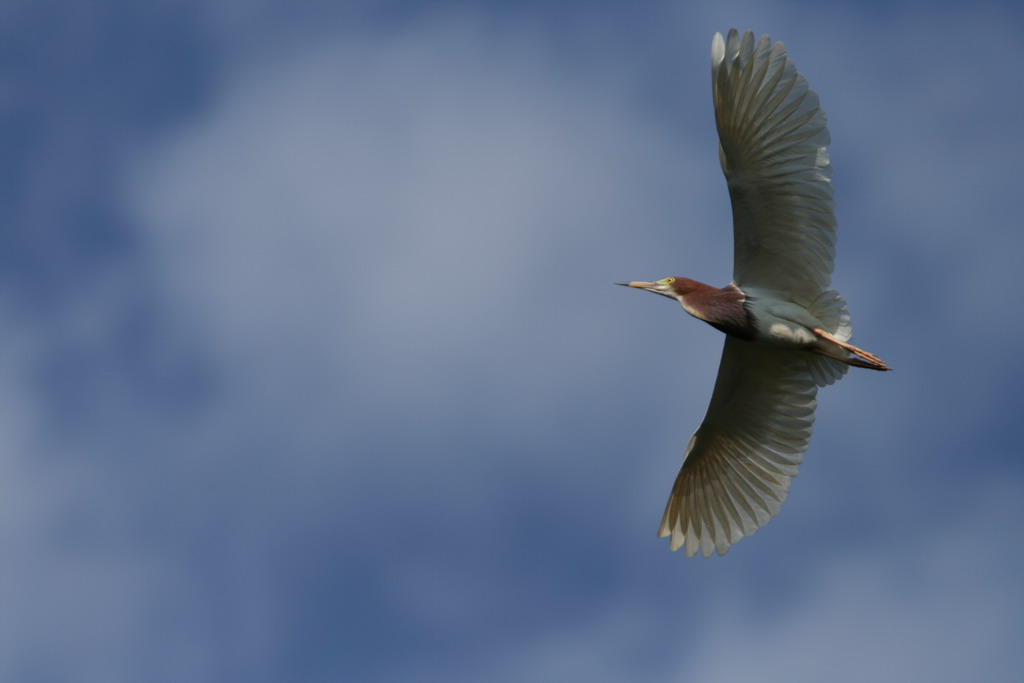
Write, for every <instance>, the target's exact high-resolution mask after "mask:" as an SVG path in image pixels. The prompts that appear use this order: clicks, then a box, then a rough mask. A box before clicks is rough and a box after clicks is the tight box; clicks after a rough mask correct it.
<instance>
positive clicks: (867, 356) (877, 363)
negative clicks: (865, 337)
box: [811, 327, 892, 370]
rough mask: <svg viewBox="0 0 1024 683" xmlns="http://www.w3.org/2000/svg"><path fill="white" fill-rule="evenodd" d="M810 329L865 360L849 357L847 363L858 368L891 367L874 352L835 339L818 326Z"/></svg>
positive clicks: (885, 368) (879, 368)
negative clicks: (859, 360)
mask: <svg viewBox="0 0 1024 683" xmlns="http://www.w3.org/2000/svg"><path fill="white" fill-rule="evenodd" d="M811 331H812V332H814V334H816V335H818V336H819V337H821V338H822V339H824V340H825V341H830V342H832V343H833V344H835V345H836V346H839V347H840V348H843V349H846V350H847V351H849V352H850V353H852V354H854V355H855V356H860V357H861V358H863V359H864V361H866V362H864V361H861V362H856V361H857V359H855V358H850V359H849V360H847V361H846V362H847V364H848V365H855V366H857V367H859V368H871V369H872V370H891V369H892V368H890V367H889V366H888V365H886V364H885V361H884V360H882V359H881V358H879V357H878V356H876V355H875V354H873V353H870V352H868V351H865V350H864V349H861V348H858V347H856V346H854V345H853V344H848V343H846V342H844V341H842V340H841V339H837V338H836V337H834V336H833V335H831V334H829V333H828V332H826V331H825V330H823V329H821V328H820V327H815V328H813V329H812V330H811Z"/></svg>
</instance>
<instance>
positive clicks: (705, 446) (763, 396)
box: [659, 337, 817, 557]
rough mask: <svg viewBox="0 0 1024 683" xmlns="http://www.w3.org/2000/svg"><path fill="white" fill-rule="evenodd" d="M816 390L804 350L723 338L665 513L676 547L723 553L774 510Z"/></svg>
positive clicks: (800, 446) (798, 458)
mask: <svg viewBox="0 0 1024 683" xmlns="http://www.w3.org/2000/svg"><path fill="white" fill-rule="evenodd" d="M816 393H817V384H816V383H815V380H814V377H813V376H812V375H811V372H810V370H809V367H808V354H806V353H803V352H800V351H795V350H790V349H782V348H776V347H771V346H765V345H762V344H753V343H751V342H747V341H743V340H740V339H735V338H733V337H727V338H726V341H725V348H724V350H723V352H722V364H721V366H720V368H719V371H718V379H717V381H716V382H715V390H714V393H713V394H712V397H711V405H710V406H709V407H708V412H707V415H705V417H704V421H703V423H702V424H701V426H700V428H699V429H698V430H697V432H696V433H695V434H694V435H693V437H692V438H691V439H690V443H689V445H688V446H687V449H686V454H685V455H684V457H683V466H682V468H681V469H680V471H679V475H678V477H676V481H675V485H674V486H673V487H672V494H671V495H670V496H669V500H668V504H667V505H666V506H665V515H664V517H662V521H661V528H660V531H659V535H660V536H663V537H664V536H669V537H670V544H671V546H672V549H673V550H677V549H678V548H680V547H682V546H684V545H685V547H686V554H687V555H690V556H692V555H695V554H696V553H697V551H698V550H699V551H700V552H701V553H702V554H703V555H704V556H705V557H708V556H710V555H711V554H712V553H713V552H718V554H720V555H724V554H725V553H726V551H727V550H728V549H729V546H730V545H732V544H733V543H735V542H736V541H738V540H739V539H740V538H743V537H744V536H749V535H750V534H752V533H754V532H755V531H757V529H758V528H760V527H761V526H763V525H764V524H766V523H767V522H768V520H769V519H771V518H772V517H773V516H774V515H775V514H776V513H778V511H779V509H781V507H782V503H783V501H785V500H786V496H787V495H788V493H789V484H790V481H791V480H792V478H793V477H795V476H796V475H797V471H798V468H799V465H800V463H801V462H802V461H803V453H804V451H805V450H806V449H807V444H808V443H809V441H810V438H811V428H812V425H813V423H814V409H815V407H816V405H817V402H816V399H815V395H816Z"/></svg>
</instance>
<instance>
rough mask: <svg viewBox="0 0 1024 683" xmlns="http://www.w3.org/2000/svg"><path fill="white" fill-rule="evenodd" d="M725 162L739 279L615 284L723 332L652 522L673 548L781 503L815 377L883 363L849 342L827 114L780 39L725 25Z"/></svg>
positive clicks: (708, 551)
mask: <svg viewBox="0 0 1024 683" xmlns="http://www.w3.org/2000/svg"><path fill="white" fill-rule="evenodd" d="M711 86H712V98H713V101H714V108H715V125H716V127H717V129H718V138H719V148H718V149H719V160H720V162H721V166H722V171H723V172H724V173H725V178H726V181H727V183H728V186H729V198H730V200H731V203H732V213H733V278H732V282H730V283H729V284H727V285H726V286H724V287H713V286H711V285H706V284H704V283H701V282H697V281H695V280H692V279H689V278H686V277H667V278H664V279H662V280H658V281H656V282H619V283H616V284H620V285H624V286H627V287H633V288H636V289H642V290H645V291H648V292H653V293H655V294H660V295H662V296H665V297H668V298H670V299H674V300H676V301H678V302H679V303H680V304H681V305H682V307H683V310H685V311H686V312H687V313H689V314H690V315H692V316H693V317H695V318H697V319H699V320H703V321H704V322H706V323H708V324H710V325H711V326H712V327H715V328H717V329H718V330H720V331H722V332H724V333H725V335H726V337H725V346H724V349H723V351H722V358H721V362H720V365H719V368H718V377H717V379H716V380H715V387H714V390H713V392H712V395H711V402H710V405H709V406H708V409H707V413H706V414H705V416H704V419H703V421H702V422H701V424H700V427H699V428H698V429H697V431H696V432H695V433H694V434H693V436H692V437H691V438H690V441H689V444H688V445H687V447H686V450H685V452H684V455H683V465H682V467H681V468H680V470H679V474H678V476H677V477H676V480H675V484H674V485H673V486H672V492H671V494H670V496H669V499H668V503H667V504H666V506H665V513H664V515H663V517H662V520H661V526H660V527H659V530H658V536H659V537H662V538H664V537H667V538H668V539H669V545H670V547H671V549H672V550H678V549H679V548H682V547H684V546H685V549H686V555H687V556H689V557H692V556H694V555H695V554H696V553H697V552H698V551H700V552H701V554H702V555H703V556H704V557H710V556H711V555H712V554H713V553H715V552H717V553H718V554H719V555H724V554H725V553H726V552H727V551H728V550H729V547H730V546H731V545H732V544H733V543H735V542H736V541H738V540H739V539H741V538H743V537H745V536H749V535H751V534H753V533H754V532H756V531H757V530H758V529H760V528H761V527H762V526H764V525H765V524H767V523H768V521H769V520H770V519H771V518H772V517H774V516H775V515H776V514H777V513H778V512H779V510H780V508H781V507H782V504H783V502H784V501H785V499H786V496H787V495H788V492H789V486H790V482H791V480H792V478H793V477H794V476H796V474H797V469H798V467H799V465H800V464H801V463H802V461H803V455H804V452H805V451H806V450H807V446H808V443H809V441H810V438H811V427H812V425H813V423H814V410H815V408H816V406H817V392H818V388H819V387H823V386H827V385H829V384H832V383H834V382H835V381H836V380H838V379H840V378H841V377H842V376H843V375H844V374H845V373H846V371H847V370H848V369H849V368H850V367H851V366H852V367H858V368H868V369H871V370H879V371H886V370H889V369H890V368H889V366H888V365H886V364H885V362H883V361H882V359H880V358H879V357H878V356H876V355H874V354H872V353H869V352H867V351H865V350H864V349H861V348H858V347H856V346H854V345H853V344H851V343H850V342H849V340H850V337H851V335H852V333H853V327H852V326H851V324H850V314H849V312H848V310H847V306H846V302H845V301H844V300H843V298H842V297H841V296H840V295H839V293H838V292H836V291H834V290H832V289H830V288H829V287H830V284H831V279H832V270H833V261H834V259H835V244H836V219H835V212H834V207H833V199H832V195H833V191H832V182H831V178H832V167H831V165H830V162H829V155H828V145H829V142H830V141H831V139H830V136H829V132H828V127H827V125H826V120H825V112H824V111H823V110H822V109H821V107H820V106H819V100H818V96H817V94H815V93H814V91H812V90H810V89H809V88H808V85H807V79H806V78H805V77H804V76H803V75H802V74H800V73H799V72H797V69H796V66H795V65H794V64H793V62H792V61H791V60H790V59H789V58H788V57H787V55H786V49H785V46H784V45H783V44H782V43H781V42H776V43H772V40H771V38H769V37H768V36H767V35H763V36H761V37H760V39H758V40H756V41H755V39H754V34H753V33H752V32H750V31H747V32H745V33H744V34H743V35H742V36H741V35H740V34H739V32H738V31H737V30H736V29H730V30H729V32H728V35H727V36H726V37H725V38H722V34H721V33H716V34H715V36H714V38H713V39H712V42H711Z"/></svg>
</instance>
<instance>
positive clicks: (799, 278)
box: [711, 29, 836, 306]
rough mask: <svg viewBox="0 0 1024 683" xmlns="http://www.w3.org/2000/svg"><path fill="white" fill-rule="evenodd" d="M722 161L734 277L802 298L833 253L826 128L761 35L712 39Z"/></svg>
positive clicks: (814, 289) (779, 49) (813, 291)
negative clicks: (729, 210)
mask: <svg viewBox="0 0 1024 683" xmlns="http://www.w3.org/2000/svg"><path fill="white" fill-rule="evenodd" d="M711 86H712V94H713V97H714V102H715V123H716V125H717V126H718V137H719V141H720V143H721V144H720V147H719V154H720V158H721V162H722V170H723V171H724V172H725V177H726V180H728V182H729V196H730V198H731V199H732V214H733V239H734V264H733V280H734V282H735V283H736V284H737V285H738V286H739V287H740V288H741V289H742V288H744V287H754V288H758V289H762V290H772V291H774V292H776V293H777V294H782V295H787V298H789V299H791V300H792V301H794V302H795V303H799V304H802V305H805V306H806V305H808V304H810V302H811V301H812V300H813V299H814V298H815V297H816V296H817V295H818V294H820V293H821V292H822V291H824V290H825V289H828V286H829V282H830V281H831V279H832V268H833V260H834V259H835V244H836V220H835V214H834V212H833V203H832V184H831V182H830V178H831V177H832V167H831V166H830V165H829V160H828V150H827V145H828V144H829V141H830V140H829V133H828V128H827V127H826V123H825V112H824V111H822V109H821V108H820V107H819V106H818V96H817V95H816V94H815V93H814V92H813V91H811V90H809V89H808V87H807V79H805V78H804V77H803V75H801V74H799V73H797V70H796V66H795V65H794V64H793V62H791V61H790V60H789V59H787V58H786V49H785V47H784V46H783V45H782V43H775V44H774V45H773V44H772V42H771V39H770V38H769V37H768V36H761V39H760V40H759V41H757V43H756V45H755V43H754V35H753V34H752V33H751V32H750V31H747V32H746V33H744V34H743V37H742V38H741V37H740V36H739V34H738V33H737V32H736V29H730V31H729V35H728V37H727V38H726V39H725V40H724V41H723V39H722V34H720V33H717V34H715V37H714V40H713V41H712V43H711Z"/></svg>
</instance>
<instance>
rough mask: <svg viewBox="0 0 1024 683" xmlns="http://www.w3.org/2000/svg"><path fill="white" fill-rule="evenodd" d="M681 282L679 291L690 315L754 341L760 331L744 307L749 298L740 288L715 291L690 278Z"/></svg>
mask: <svg viewBox="0 0 1024 683" xmlns="http://www.w3.org/2000/svg"><path fill="white" fill-rule="evenodd" d="M681 280H682V282H680V281H678V280H677V281H676V283H675V290H676V292H677V293H678V294H679V303H680V304H682V306H683V309H684V310H685V311H686V312H687V313H689V314H690V315H692V316H693V317H694V318H697V319H699V320H703V321H704V322H706V323H708V324H709V325H711V326H712V327H715V328H717V329H719V330H721V331H722V332H725V333H726V334H730V335H732V336H734V337H739V338H740V339H752V338H753V337H754V334H755V333H756V331H757V329H756V326H755V323H754V319H753V317H752V316H751V315H750V311H748V310H747V307H746V306H744V305H743V302H744V301H746V299H747V297H746V295H744V294H743V291H742V290H741V289H740V288H739V287H737V286H736V285H734V284H728V285H726V286H725V287H712V286H711V285H706V284H704V283H703V282H697V281H696V280H690V279H688V278H681Z"/></svg>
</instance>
